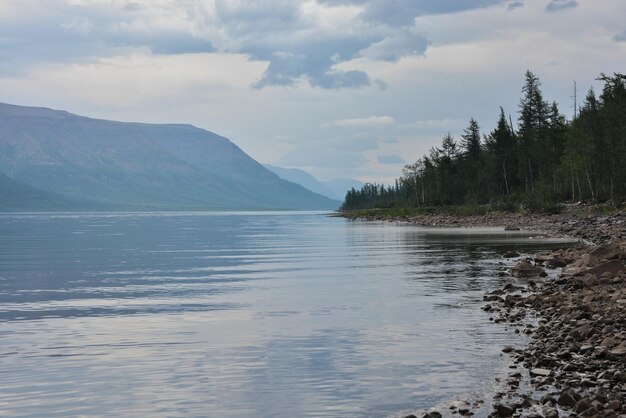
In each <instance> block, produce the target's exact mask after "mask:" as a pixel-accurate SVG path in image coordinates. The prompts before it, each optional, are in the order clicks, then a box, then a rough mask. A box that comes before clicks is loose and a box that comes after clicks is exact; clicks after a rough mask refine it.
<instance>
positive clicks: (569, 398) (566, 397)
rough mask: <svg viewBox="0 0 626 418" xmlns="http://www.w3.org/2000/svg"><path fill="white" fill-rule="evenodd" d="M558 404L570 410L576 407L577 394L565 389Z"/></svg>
mask: <svg viewBox="0 0 626 418" xmlns="http://www.w3.org/2000/svg"><path fill="white" fill-rule="evenodd" d="M556 403H558V404H559V405H561V406H567V407H570V408H571V407H573V406H576V394H575V393H574V391H573V390H572V389H565V390H563V391H562V392H561V396H559V399H557V401H556Z"/></svg>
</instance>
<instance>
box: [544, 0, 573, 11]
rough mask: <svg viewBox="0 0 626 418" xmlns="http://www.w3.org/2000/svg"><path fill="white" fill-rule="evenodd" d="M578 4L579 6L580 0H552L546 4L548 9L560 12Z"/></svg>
mask: <svg viewBox="0 0 626 418" xmlns="http://www.w3.org/2000/svg"><path fill="white" fill-rule="evenodd" d="M576 6H578V1H576V0H552V1H551V2H550V3H548V5H547V6H546V11H548V12H558V11H560V10H565V9H571V8H573V7H576Z"/></svg>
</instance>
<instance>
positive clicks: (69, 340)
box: [0, 212, 555, 417]
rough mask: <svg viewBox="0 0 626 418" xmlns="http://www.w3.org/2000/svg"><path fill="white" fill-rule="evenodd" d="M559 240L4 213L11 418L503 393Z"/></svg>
mask: <svg viewBox="0 0 626 418" xmlns="http://www.w3.org/2000/svg"><path fill="white" fill-rule="evenodd" d="M551 245H555V244H554V241H550V240H545V239H541V238H538V237H529V236H528V235H527V234H523V233H504V232H502V231H497V230H495V229H480V230H474V231H470V230H450V229H449V230H445V229H425V228H419V227H416V226H410V225H402V224H391V223H366V222H357V221H349V220H345V219H342V218H332V217H328V216H325V215H323V214H320V213H289V212H282V213H280V212H279V213H139V214H138V213H135V214H4V215H0V376H1V378H0V416H29V417H31V416H46V417H51V416H77V415H80V416H152V417H159V416H209V417H293V416H300V417H365V416H373V417H379V416H394V415H396V414H402V413H403V412H405V411H411V410H413V409H419V408H424V407H429V406H431V405H434V404H437V403H439V402H445V401H447V400H453V399H455V397H457V396H459V395H461V394H464V393H479V394H480V393H489V392H490V391H491V390H493V387H492V385H493V373H497V372H499V371H506V370H505V368H506V365H505V363H504V361H505V360H506V358H504V357H502V356H501V355H500V350H501V346H502V345H503V344H511V343H519V340H518V339H517V338H519V337H515V336H514V334H513V333H512V332H510V331H505V330H504V326H502V325H495V324H493V323H490V322H489V320H488V316H487V314H485V313H484V312H482V311H481V310H480V309H479V308H478V307H479V306H480V303H481V302H480V301H481V298H482V295H483V293H484V291H486V290H491V289H493V288H495V287H496V286H498V285H502V284H503V283H505V282H506V281H507V280H508V279H507V278H506V277H499V276H498V274H497V273H498V272H501V271H502V270H503V269H504V266H503V265H502V259H501V257H500V254H502V252H504V251H505V250H511V249H521V250H522V251H532V250H534V249H537V248H540V247H544V246H551Z"/></svg>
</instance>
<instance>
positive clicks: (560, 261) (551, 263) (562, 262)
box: [546, 257, 567, 268]
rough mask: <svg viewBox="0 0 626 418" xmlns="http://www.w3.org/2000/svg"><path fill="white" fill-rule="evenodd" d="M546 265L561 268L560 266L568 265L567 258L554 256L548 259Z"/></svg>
mask: <svg viewBox="0 0 626 418" xmlns="http://www.w3.org/2000/svg"><path fill="white" fill-rule="evenodd" d="M546 265H547V266H548V267H552V268H559V267H565V266H567V262H566V261H565V260H563V259H562V258H559V257H554V258H552V259H550V260H548V262H547V264H546Z"/></svg>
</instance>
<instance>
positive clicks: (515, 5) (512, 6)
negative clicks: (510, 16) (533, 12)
mask: <svg viewBox="0 0 626 418" xmlns="http://www.w3.org/2000/svg"><path fill="white" fill-rule="evenodd" d="M520 7H524V3H522V2H521V1H514V2H512V3H509V4H508V5H507V6H506V9H507V10H515V9H519V8H520Z"/></svg>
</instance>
